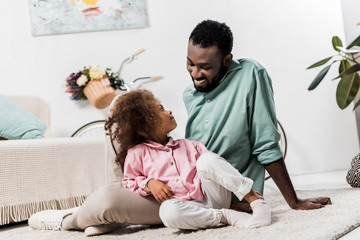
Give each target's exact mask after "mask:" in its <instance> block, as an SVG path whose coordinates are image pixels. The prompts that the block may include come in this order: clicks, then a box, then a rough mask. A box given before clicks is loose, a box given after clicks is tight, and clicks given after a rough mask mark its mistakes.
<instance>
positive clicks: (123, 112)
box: [105, 90, 161, 169]
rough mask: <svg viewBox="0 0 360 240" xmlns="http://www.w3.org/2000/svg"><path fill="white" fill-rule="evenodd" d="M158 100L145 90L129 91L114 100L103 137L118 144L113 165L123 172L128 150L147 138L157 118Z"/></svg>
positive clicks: (158, 119) (155, 124) (156, 122)
mask: <svg viewBox="0 0 360 240" xmlns="http://www.w3.org/2000/svg"><path fill="white" fill-rule="evenodd" d="M158 104H159V100H158V99H156V98H155V97H154V95H153V94H152V93H151V92H150V91H148V90H132V91H130V92H128V93H126V94H124V95H122V96H120V97H118V98H117V99H116V101H115V102H114V104H113V106H112V108H111V114H110V115H109V117H108V118H107V119H106V122H105V130H106V134H107V135H110V137H111V141H114V140H115V141H117V142H118V143H119V144H120V146H119V149H117V152H118V154H117V155H116V158H115V162H116V163H117V164H118V165H120V166H121V168H122V169H124V162H125V158H126V155H127V151H128V149H130V148H132V147H134V146H135V145H137V144H140V143H143V142H145V141H146V140H147V139H149V138H150V136H151V134H152V133H153V131H154V130H155V128H156V126H157V125H158V122H159V121H161V119H160V115H159V112H160V108H159V106H158Z"/></svg>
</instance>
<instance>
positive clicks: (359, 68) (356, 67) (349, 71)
mask: <svg viewBox="0 0 360 240" xmlns="http://www.w3.org/2000/svg"><path fill="white" fill-rule="evenodd" d="M357 71H360V64H355V65H353V66H351V67H350V68H348V69H346V70H345V71H343V72H342V73H340V75H339V76H337V77H336V78H334V79H337V78H343V77H344V76H346V75H350V74H353V73H355V72H357Z"/></svg>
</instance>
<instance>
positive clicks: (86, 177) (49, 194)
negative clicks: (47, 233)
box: [0, 138, 105, 225]
mask: <svg viewBox="0 0 360 240" xmlns="http://www.w3.org/2000/svg"><path fill="white" fill-rule="evenodd" d="M0 160H1V161H0V182H1V187H0V192H1V195H0V210H1V219H0V225H3V224H7V223H9V222H18V221H24V220H26V219H28V218H29V217H30V216H31V215H32V214H34V213H35V212H37V211H40V210H44V209H51V208H55V209H64V208H70V207H75V206H78V205H80V204H81V203H82V202H83V201H84V200H85V198H86V196H88V195H89V194H90V193H92V192H93V191H95V190H96V189H98V188H99V187H101V186H103V185H104V184H105V148H104V139H103V138H48V139H32V140H8V141H0Z"/></svg>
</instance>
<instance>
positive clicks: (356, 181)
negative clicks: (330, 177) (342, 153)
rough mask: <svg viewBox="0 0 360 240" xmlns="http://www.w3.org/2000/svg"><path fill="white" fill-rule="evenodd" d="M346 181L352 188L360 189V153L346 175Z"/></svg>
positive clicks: (353, 160)
mask: <svg viewBox="0 0 360 240" xmlns="http://www.w3.org/2000/svg"><path fill="white" fill-rule="evenodd" d="M346 181H347V182H348V184H350V186H351V187H354V188H358V187H360V153H359V154H357V155H356V156H355V157H354V158H353V159H352V161H351V168H350V170H349V171H348V173H347V175H346Z"/></svg>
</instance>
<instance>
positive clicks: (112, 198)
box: [29, 184, 161, 235]
mask: <svg viewBox="0 0 360 240" xmlns="http://www.w3.org/2000/svg"><path fill="white" fill-rule="evenodd" d="M159 207H160V204H159V203H157V202H156V200H155V199H154V198H153V197H152V196H148V197H141V196H139V195H138V194H136V193H133V192H131V191H130V190H128V189H126V188H123V187H121V185H120V184H112V185H109V186H106V187H103V188H101V189H99V190H98V191H96V192H94V193H92V194H91V195H90V196H89V197H88V198H87V199H86V201H85V202H84V204H83V205H82V206H80V207H78V208H77V209H70V210H45V211H41V212H38V213H36V214H34V215H33V216H31V217H30V219H29V225H30V226H31V227H32V228H34V229H42V230H46V229H47V230H59V229H60V228H61V229H62V230H71V229H77V230H85V229H87V228H88V227H91V228H89V229H88V230H89V231H88V233H87V234H89V235H94V233H96V232H97V233H98V234H101V233H105V232H109V231H110V230H111V229H110V228H109V225H108V224H112V225H111V226H115V225H116V224H113V223H119V224H161V219H160V217H159ZM54 221H56V222H54ZM49 226H50V227H52V226H53V227H52V228H49ZM97 226H98V227H97ZM103 226H105V227H103ZM119 226H121V225H119ZM90 230H91V231H90ZM113 230H114V229H113Z"/></svg>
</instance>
